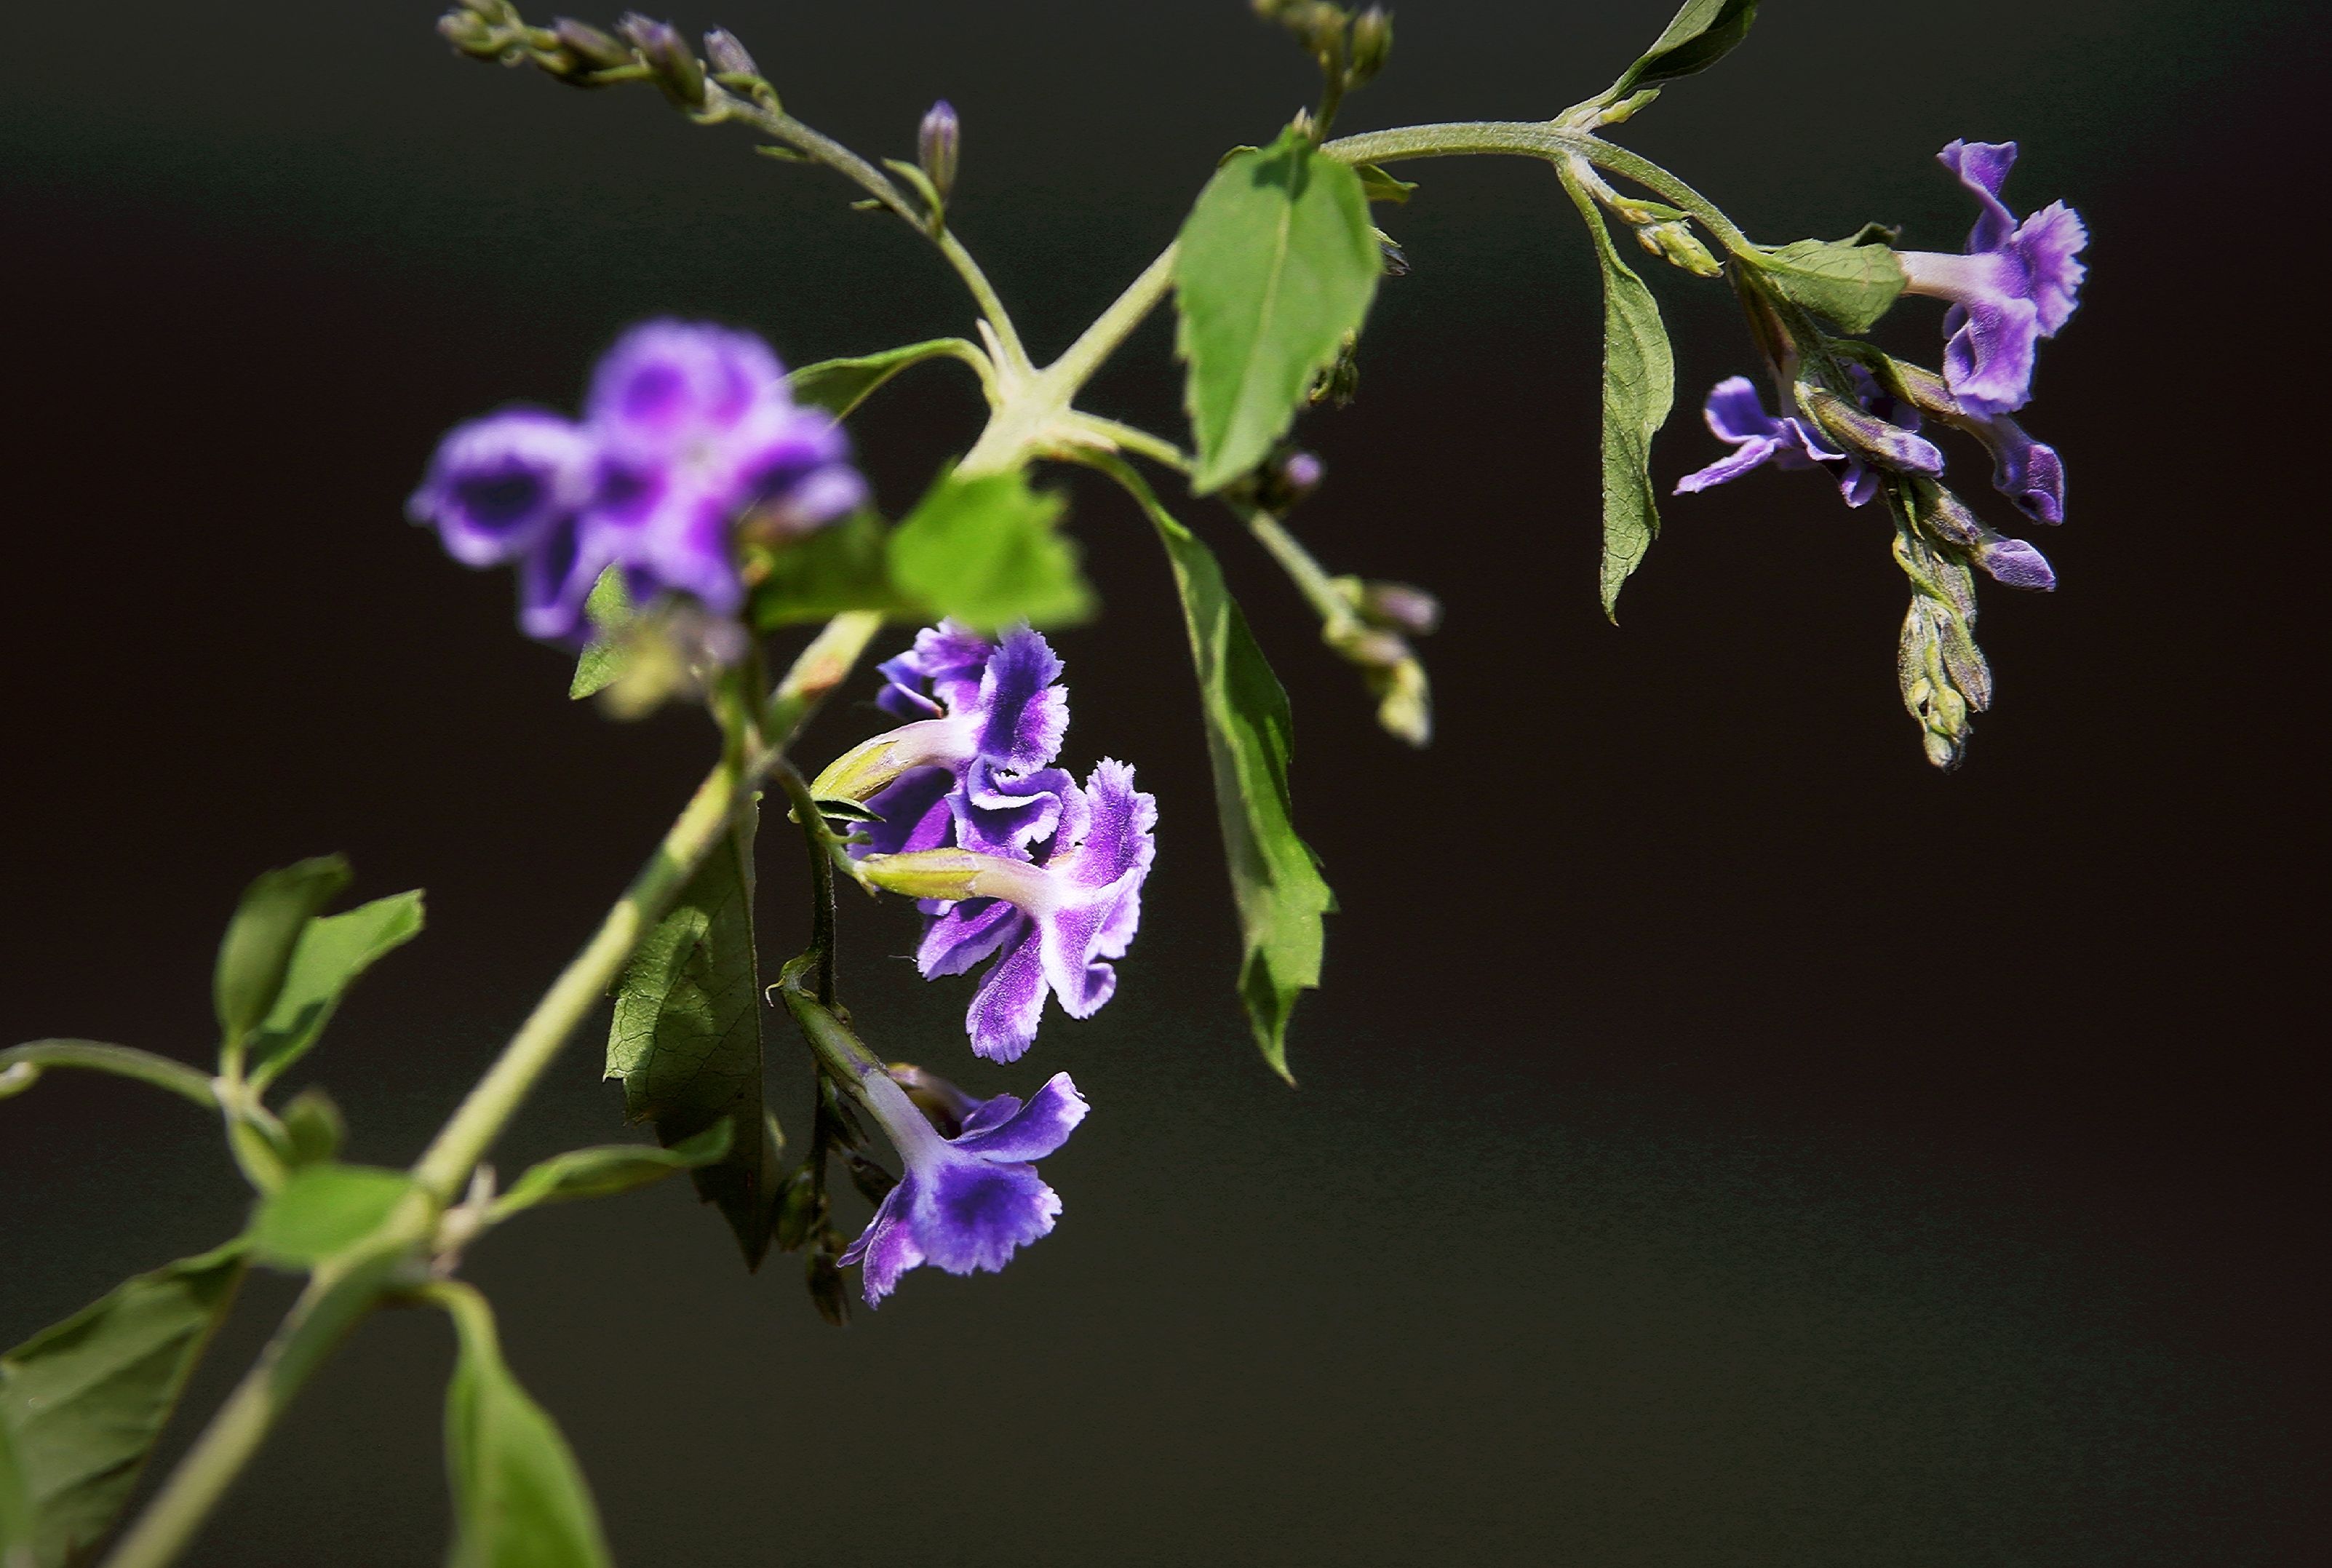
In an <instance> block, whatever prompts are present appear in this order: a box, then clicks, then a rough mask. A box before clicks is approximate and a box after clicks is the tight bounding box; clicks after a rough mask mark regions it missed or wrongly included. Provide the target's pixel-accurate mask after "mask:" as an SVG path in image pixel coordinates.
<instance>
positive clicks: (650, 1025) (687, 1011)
mask: <svg viewBox="0 0 2332 1568" xmlns="http://www.w3.org/2000/svg"><path fill="white" fill-rule="evenodd" d="M752 836H753V827H752V824H751V822H750V819H749V820H747V821H745V822H743V823H741V824H740V825H739V827H737V828H736V830H735V831H733V832H731V833H730V834H729V835H728V836H727V837H724V838H723V839H722V841H721V843H720V845H719V846H716V847H715V848H714V849H713V851H712V854H711V855H710V856H706V858H705V862H704V864H703V865H702V866H700V867H698V868H697V872H696V875H694V876H693V877H692V878H690V880H689V884H688V886H687V887H686V888H685V889H683V891H682V894H681V896H680V901H679V903H677V904H674V907H673V909H672V912H671V913H669V914H666V915H665V916H664V919H663V920H662V921H660V922H658V923H657V924H656V927H655V930H654V931H652V932H649V933H648V935H647V938H646V940H645V941H644V942H641V943H640V946H639V951H637V952H636V953H635V954H633V956H632V961H631V965H630V967H629V968H627V969H626V970H625V972H624V978H623V979H622V980H621V981H619V982H618V984H617V987H616V1012H615V1018H614V1019H613V1021H612V1022H611V1023H610V1024H609V1026H608V1030H607V1076H609V1077H611V1078H620V1079H622V1080H623V1085H624V1111H625V1114H626V1118H627V1119H628V1120H631V1121H635V1122H638V1121H652V1122H654V1123H655V1132H656V1138H657V1141H658V1142H660V1143H663V1144H664V1146H665V1147H666V1148H676V1147H678V1146H680V1145H681V1144H683V1143H685V1142H686V1141H687V1140H689V1139H692V1138H694V1137H697V1136H698V1135H699V1134H701V1133H703V1132H705V1130H706V1129H708V1128H711V1127H715V1126H727V1127H730V1128H731V1142H730V1144H729V1146H728V1152H727V1153H726V1155H725V1156H724V1157H723V1158H722V1160H721V1161H720V1162H718V1163H714V1164H709V1165H704V1166H701V1167H699V1168H697V1170H696V1172H695V1182H696V1190H697V1193H698V1195H699V1196H700V1197H702V1199H704V1200H705V1201H707V1202H709V1203H713V1204H717V1205H718V1206H719V1207H720V1209H721V1213H722V1218H723V1219H727V1220H728V1222H729V1227H730V1229H731V1230H733V1231H734V1232H735V1233H736V1236H737V1244H738V1246H739V1247H740V1248H741V1249H742V1250H743V1252H744V1255H745V1264H746V1267H749V1268H750V1267H760V1261H761V1257H762V1255H763V1254H764V1253H766V1252H767V1251H768V1250H769V1228H770V1225H771V1224H772V1222H773V1219H774V1215H775V1207H776V1203H777V1199H778V1190H779V1182H780V1180H781V1176H782V1172H781V1171H779V1165H780V1164H781V1154H782V1149H781V1147H779V1142H778V1140H777V1138H776V1136H775V1134H774V1133H772V1132H771V1131H770V1129H769V1120H768V1115H767V1114H766V1112H765V1111H764V1110H763V1108H762V1102H761V1010H762V1001H761V982H760V965H759V961H758V958H757V955H756V954H755V951H754V947H753V866H752V841H753V837H752Z"/></svg>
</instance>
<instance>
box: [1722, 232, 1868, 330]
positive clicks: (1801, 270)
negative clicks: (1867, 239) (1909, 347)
mask: <svg viewBox="0 0 2332 1568" xmlns="http://www.w3.org/2000/svg"><path fill="white" fill-rule="evenodd" d="M1755 265H1756V267H1757V272H1758V275H1759V276H1760V277H1762V278H1763V281H1764V282H1767V283H1769V284H1771V285H1772V286H1773V289H1774V291H1775V292H1778V293H1780V294H1782V296H1783V297H1784V298H1786V299H1789V300H1791V301H1794V302H1795V303H1797V304H1799V305H1802V306H1803V307H1805V309H1807V310H1809V311H1813V312H1814V313H1815V314H1816V315H1818V316H1821V317H1822V318H1823V319H1824V320H1827V321H1829V322H1830V324H1831V325H1832V326H1834V327H1836V328H1838V329H1839V330H1840V331H1842V332H1866V331H1868V330H1870V328H1871V327H1872V326H1873V325H1874V324H1876V323H1877V321H1878V319H1879V318H1880V317H1881V316H1884V315H1885V314H1886V313H1887V312H1888V310H1889V309H1890V308H1892V307H1893V305H1894V303H1895V301H1896V299H1897V297H1898V296H1899V295H1900V294H1901V293H1902V292H1903V263H1900V262H1898V261H1897V260H1896V259H1895V253H1894V252H1893V251H1892V250H1890V249H1888V247H1887V246H1886V245H1883V244H1864V243H1862V242H1861V240H1860V237H1859V236H1857V238H1856V239H1852V240H1799V241H1796V242H1795V243H1793V244H1786V245H1782V246H1780V247H1778V248H1776V249H1774V250H1770V251H1767V252H1765V253H1763V255H1761V256H1759V257H1757V258H1756V261H1755Z"/></svg>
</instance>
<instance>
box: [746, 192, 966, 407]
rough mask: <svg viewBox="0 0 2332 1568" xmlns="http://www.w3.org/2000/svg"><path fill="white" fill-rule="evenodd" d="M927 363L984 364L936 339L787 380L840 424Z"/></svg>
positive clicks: (953, 341)
mask: <svg viewBox="0 0 2332 1568" xmlns="http://www.w3.org/2000/svg"><path fill="white" fill-rule="evenodd" d="M917 172H918V173H921V172H922V171H921V170H918V171H917ZM926 359H961V360H963V361H965V362H966V363H967V364H971V365H978V364H980V363H981V362H982V357H981V355H980V350H979V349H977V348H975V347H974V346H973V345H971V344H970V343H968V342H966V341H965V340H964V339H961V338H933V339H931V340H930V341H929V342H924V343H910V344H908V345H907V346H906V347H905V348H903V349H886V350H885V351H884V352H883V353H880V354H865V355H861V356H860V357H859V358H857V359H825V360H821V361H819V362H818V363H817V364H815V365H805V366H803V367H802V368H800V369H798V370H797V371H795V372H794V373H793V374H792V375H790V376H788V377H787V378H786V385H787V386H788V387H789V388H790V389H791V390H792V392H793V395H794V401H795V402H797V403H806V404H808V405H810V406H813V407H817V408H823V409H825V410H826V411H827V413H828V414H831V415H833V416H835V418H836V419H837V420H840V419H846V418H848V417H849V416H850V413H851V411H852V410H853V409H855V408H856V407H857V406H859V405H860V404H861V403H864V402H865V401H866V399H867V398H868V397H872V396H873V395H874V391H875V389H876V388H877V387H881V386H882V385H883V383H884V382H885V381H888V380H889V379H890V378H892V377H894V376H896V375H897V374H898V373H899V372H900V371H902V370H904V369H907V368H910V367H911V366H915V365H920V364H922V363H923V361H925V360H926Z"/></svg>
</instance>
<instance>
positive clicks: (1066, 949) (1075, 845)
mask: <svg viewBox="0 0 2332 1568" xmlns="http://www.w3.org/2000/svg"><path fill="white" fill-rule="evenodd" d="M1049 771H1053V772H1056V774H1057V770H1049ZM1046 793H1047V794H1048V795H1050V796H1051V797H1052V798H1054V799H1055V800H1056V801H1057V809H1058V812H1059V817H1058V823H1057V826H1056V827H1055V828H1054V829H1053V831H1052V833H1051V836H1050V839H1051V841H1050V843H1049V845H1047V846H1043V848H1042V851H1041V856H1039V855H1037V854H1032V853H1029V852H1027V851H1024V852H1023V857H1014V856H1011V855H1009V854H999V853H995V852H992V851H989V850H982V849H977V848H968V847H962V846H958V847H954V848H941V849H926V850H920V851H913V852H910V853H905V854H899V855H884V856H868V857H867V858H865V860H863V861H861V862H860V863H859V865H860V874H861V875H863V876H864V877H865V879H866V880H867V881H868V882H871V883H873V884H875V885H876V886H878V887H885V888H889V889H890V890H892V891H893V892H895V893H904V894H911V895H913V896H915V897H918V898H922V899H926V900H930V901H932V902H931V903H930V904H927V905H926V908H927V909H930V910H932V911H933V912H934V917H933V919H932V922H931V923H930V924H929V925H928V926H926V927H925V928H924V931H923V940H922V945H921V947H920V948H918V950H917V951H916V953H915V964H916V967H917V968H918V969H920V970H922V974H923V977H924V978H925V979H926V980H933V979H937V978H938V977H939V976H941V975H953V974H963V973H966V972H968V971H970V970H973V969H976V968H978V967H979V966H980V964H982V963H986V962H988V961H989V960H990V959H993V960H995V962H994V963H993V964H992V965H990V967H989V970H988V971H987V973H986V974H984V975H982V976H981V977H980V986H979V989H978V990H976V991H974V993H973V995H972V999H971V1006H970V1009H969V1010H968V1011H967V1013H966V1014H965V1018H964V1028H965V1032H966V1033H967V1034H969V1035H970V1038H971V1048H972V1049H973V1051H975V1052H976V1053H978V1054H979V1055H980V1056H986V1057H988V1058H989V1059H990V1060H992V1061H999V1062H1009V1061H1015V1060H1017V1059H1018V1057H1019V1056H1021V1054H1022V1053H1023V1052H1025V1051H1027V1048H1028V1047H1029V1045H1030V1044H1031V1043H1032V1042H1034V1041H1035V1039H1036V1037H1037V1024H1038V1023H1039V1021H1040V1020H1041V1018H1042V1017H1043V1015H1044V1010H1045V998H1046V997H1047V994H1049V995H1051V996H1052V997H1053V998H1055V999H1056V1000H1058V1001H1059V1003H1060V1004H1061V1010H1062V1011H1064V1012H1066V1013H1067V1014H1068V1015H1069V1017H1071V1018H1091V1017H1092V1016H1093V1015H1094V1013H1095V1012H1097V1011H1099V1010H1100V1009H1101V1007H1102V1005H1103V1004H1104V1003H1105V1002H1107V1001H1108V1000H1109V999H1110V997H1111V996H1112V995H1113V994H1114V992H1115V991H1116V990H1117V970H1116V969H1115V968H1114V966H1113V964H1112V963H1110V962H1109V961H1110V960H1113V959H1119V958H1123V957H1124V956H1125V951H1126V949H1127V947H1128V946H1129V945H1131V944H1132V942H1133V934H1134V932H1135V931H1136V929H1138V928H1139V927H1140V925H1141V923H1142V883H1143V881H1144V880H1145V879H1146V878H1147V877H1148V876H1149V875H1150V865H1151V861H1152V857H1153V856H1155V854H1156V853H1157V845H1156V839H1155V837H1154V830H1155V829H1156V827H1157V825H1158V803H1157V801H1156V800H1155V798H1152V797H1151V796H1149V795H1145V794H1143V793H1142V792H1141V791H1140V790H1137V789H1134V788H1133V769H1132V768H1130V767H1127V766H1126V765H1125V764H1124V763H1123V762H1114V761H1106V760H1105V761H1104V762H1102V763H1101V764H1100V765H1099V766H1098V767H1096V768H1095V769H1094V770H1093V774H1092V776H1091V777H1090V778H1088V779H1086V780H1085V788H1084V789H1078V788H1077V787H1076V786H1075V784H1074V783H1071V782H1070V781H1069V780H1068V779H1067V777H1066V775H1058V777H1057V778H1056V779H1053V780H1050V781H1048V788H1047V790H1046ZM959 827H961V818H959Z"/></svg>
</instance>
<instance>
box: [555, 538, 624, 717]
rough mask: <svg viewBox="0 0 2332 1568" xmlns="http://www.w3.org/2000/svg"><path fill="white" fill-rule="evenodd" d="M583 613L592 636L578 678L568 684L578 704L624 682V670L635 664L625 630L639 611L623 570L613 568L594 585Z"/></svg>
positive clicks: (579, 661)
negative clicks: (625, 582) (627, 587)
mask: <svg viewBox="0 0 2332 1568" xmlns="http://www.w3.org/2000/svg"><path fill="white" fill-rule="evenodd" d="M583 613H584V615H585V616H587V617H589V619H590V622H591V634H592V635H591V641H590V642H589V643H588V644H587V645H585V647H584V649H583V652H582V655H581V656H580V657H578V658H577V660H576V661H575V678H574V679H573V680H571V681H569V682H568V683H567V694H568V696H569V697H570V698H571V699H573V700H575V701H576V702H581V701H582V700H583V699H584V698H586V697H591V696H597V694H598V693H601V692H604V691H606V690H607V688H608V687H609V686H612V685H614V684H616V682H617V681H620V680H622V679H623V678H624V668H625V666H626V664H629V663H630V662H631V654H630V650H629V649H628V648H627V647H626V645H625V643H624V628H625V627H626V626H630V625H631V624H632V617H633V615H634V613H635V611H634V608H633V606H632V596H631V593H630V591H629V590H628V589H626V588H625V587H624V571H623V569H622V568H621V567H616V566H611V567H609V568H607V570H605V571H603V572H601V573H600V574H599V580H598V581H597V582H595V583H593V584H592V585H591V595H590V597H589V598H587V599H585V600H584V601H583Z"/></svg>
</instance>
